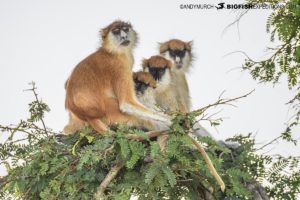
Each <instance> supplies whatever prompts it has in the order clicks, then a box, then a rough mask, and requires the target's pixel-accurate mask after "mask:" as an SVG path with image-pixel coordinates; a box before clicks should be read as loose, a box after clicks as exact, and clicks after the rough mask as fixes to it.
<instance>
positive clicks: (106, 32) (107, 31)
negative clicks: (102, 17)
mask: <svg viewBox="0 0 300 200" xmlns="http://www.w3.org/2000/svg"><path fill="white" fill-rule="evenodd" d="M108 33H109V28H108V27H107V28H103V29H101V30H100V34H101V38H102V40H104V39H105V38H106V36H107V35H108Z"/></svg>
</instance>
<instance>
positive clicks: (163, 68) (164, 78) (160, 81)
mask: <svg viewBox="0 0 300 200" xmlns="http://www.w3.org/2000/svg"><path fill="white" fill-rule="evenodd" d="M171 67H172V63H171V62H170V61H169V60H167V59H165V58H164V57H161V56H152V57H151V58H149V59H145V60H144V61H143V69H144V71H145V72H148V73H149V74H151V76H152V77H153V79H154V80H155V81H156V82H157V89H158V90H160V89H162V88H166V87H168V86H169V84H170V83H171V74H170V73H171V72H170V68H171Z"/></svg>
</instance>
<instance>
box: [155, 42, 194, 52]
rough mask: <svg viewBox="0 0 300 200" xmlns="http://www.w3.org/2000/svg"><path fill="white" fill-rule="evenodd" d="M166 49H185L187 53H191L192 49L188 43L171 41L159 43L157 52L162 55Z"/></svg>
mask: <svg viewBox="0 0 300 200" xmlns="http://www.w3.org/2000/svg"><path fill="white" fill-rule="evenodd" d="M168 49H181V50H182V49H186V50H188V51H191V49H192V47H191V45H190V43H188V42H183V41H181V40H178V39H172V40H169V41H167V42H164V43H161V44H160V47H159V52H160V53H164V52H166V51H167V50H168Z"/></svg>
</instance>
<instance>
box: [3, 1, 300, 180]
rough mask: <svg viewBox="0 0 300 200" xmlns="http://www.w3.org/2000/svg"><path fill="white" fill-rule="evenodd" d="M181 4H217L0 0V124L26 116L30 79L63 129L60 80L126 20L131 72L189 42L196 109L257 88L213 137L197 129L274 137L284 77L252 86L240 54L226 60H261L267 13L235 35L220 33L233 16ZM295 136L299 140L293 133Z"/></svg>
mask: <svg viewBox="0 0 300 200" xmlns="http://www.w3.org/2000/svg"><path fill="white" fill-rule="evenodd" d="M185 2H189V3H203V4H204V3H215V4H217V3H219V2H220V1H211V0H209V1H208V0H207V1H203V0H201V1H200V0H193V1H187V0H180V1H179V0H176V1H174V0H165V1H158V0H152V1H140V0H127V1H121V0H120V1H116V0H110V1H105V3H104V1H102V2H101V1H99V0H98V1H97V0H88V1H79V0H65V1H59V0H45V1H40V0H26V1H22V0H0V91H1V98H0V102H1V103H0V113H1V115H0V124H2V125H5V124H11V123H17V122H18V121H19V119H22V118H26V117H27V116H28V112H27V107H28V103H29V102H31V101H32V100H33V96H32V94H31V93H30V92H23V90H24V89H27V88H29V86H28V85H27V83H28V82H31V81H35V82H36V83H37V87H38V93H39V96H40V97H42V99H43V100H44V101H45V102H46V103H48V105H49V106H50V108H51V112H50V113H49V114H47V115H46V119H45V120H46V124H47V126H48V127H51V128H53V129H54V130H57V131H59V130H62V128H63V127H64V125H65V124H66V123H67V120H68V116H67V112H66V111H65V109H64V98H65V91H64V83H65V80H66V79H67V77H68V75H69V74H70V72H71V70H72V69H73V68H74V66H75V65H76V64H77V63H78V62H80V61H81V60H82V59H83V58H85V57H86V56H87V55H89V54H90V53H92V52H93V51H95V50H96V48H97V47H98V46H99V45H100V42H99V41H100V40H99V33H98V31H99V30H100V28H103V27H105V26H106V25H108V24H109V23H111V22H112V21H113V20H115V19H122V20H125V21H130V22H131V23H132V24H133V26H134V28H135V30H136V31H137V32H138V34H139V44H138V46H137V48H136V49H135V67H134V69H135V70H137V69H139V68H140V63H141V59H142V58H144V57H146V58H148V57H150V56H152V55H154V54H157V53H158V51H157V42H163V41H166V40H168V39H172V38H179V39H182V40H187V41H189V40H193V41H194V49H193V51H194V54H195V58H196V59H195V61H194V63H193V69H192V70H191V72H190V74H189V76H188V81H189V85H190V90H191V97H192V101H193V105H194V106H193V107H194V108H199V107H202V106H205V105H207V104H209V103H212V102H214V101H215V100H216V99H217V98H218V96H219V95H220V94H221V92H222V91H224V90H226V93H225V95H224V96H225V97H236V96H240V95H242V94H245V93H247V92H249V91H250V90H252V89H256V91H255V92H254V94H252V95H251V96H250V97H248V98H247V99H243V100H241V101H239V102H237V103H236V105H237V106H238V108H233V107H224V108H223V109H222V112H221V113H220V114H219V116H223V117H226V119H225V120H224V122H223V123H222V124H221V125H220V126H219V128H218V132H217V131H216V130H215V129H213V128H211V127H209V125H208V124H203V125H204V126H205V127H206V128H207V129H208V130H210V131H211V132H212V133H213V135H214V136H215V137H217V138H220V139H222V138H227V137H229V136H233V135H234V134H237V133H249V132H252V133H255V134H256V137H257V139H258V142H260V143H264V142H267V141H269V140H271V139H273V138H275V137H277V136H278V135H279V134H280V132H281V131H282V130H284V128H285V125H284V123H285V122H286V121H287V120H288V119H289V116H291V113H288V108H289V107H288V106H286V105H285V103H286V102H287V101H288V100H289V99H290V98H291V97H292V93H291V92H289V91H288V90H287V87H286V84H285V80H282V82H283V84H282V85H277V86H276V87H274V88H273V86H272V85H263V84H260V85H258V84H257V82H256V81H254V80H253V79H252V78H251V77H250V75H249V74H248V73H247V72H241V70H240V69H236V70H232V69H233V68H237V67H241V65H242V63H243V60H244V57H243V56H242V55H241V54H233V55H230V56H226V57H224V55H226V54H228V53H230V52H233V51H237V50H242V51H245V52H246V53H247V54H248V55H249V56H251V57H252V58H254V59H261V58H263V57H265V56H266V55H267V54H266V47H267V46H272V44H271V43H269V35H267V33H266V26H265V24H266V18H267V16H268V15H269V14H270V10H255V11H251V12H250V13H248V14H247V15H245V16H244V17H243V18H242V20H241V22H240V27H239V30H240V38H239V37H238V32H237V28H236V27H232V28H230V29H229V30H228V31H227V32H226V33H225V34H222V31H223V30H224V28H225V27H226V26H227V25H228V24H229V23H231V22H232V21H233V20H234V18H235V16H236V13H234V12H229V11H226V10H219V11H217V10H216V9H212V10H181V9H180V8H179V5H180V4H183V3H185ZM226 2H227V3H228V2H229V1H226ZM231 2H235V3H239V2H242V1H238V0H236V1H231ZM219 110H220V109H216V110H212V113H213V112H216V111H219ZM295 137H296V138H300V135H299V129H298V130H297V132H296V133H295ZM299 150H300V149H299V147H294V146H293V145H291V144H286V143H280V144H278V145H276V146H274V148H273V149H272V151H271V152H269V153H271V154H275V153H282V154H284V155H290V154H292V155H300V151H299ZM2 173H3V169H2V171H1V169H0V175H1V174H2Z"/></svg>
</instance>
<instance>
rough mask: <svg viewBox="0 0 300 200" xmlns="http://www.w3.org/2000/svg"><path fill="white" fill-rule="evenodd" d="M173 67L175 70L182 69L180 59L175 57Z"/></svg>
mask: <svg viewBox="0 0 300 200" xmlns="http://www.w3.org/2000/svg"><path fill="white" fill-rule="evenodd" d="M175 66H176V68H177V69H181V68H182V58H181V57H179V56H176V57H175Z"/></svg>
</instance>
